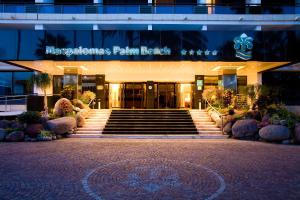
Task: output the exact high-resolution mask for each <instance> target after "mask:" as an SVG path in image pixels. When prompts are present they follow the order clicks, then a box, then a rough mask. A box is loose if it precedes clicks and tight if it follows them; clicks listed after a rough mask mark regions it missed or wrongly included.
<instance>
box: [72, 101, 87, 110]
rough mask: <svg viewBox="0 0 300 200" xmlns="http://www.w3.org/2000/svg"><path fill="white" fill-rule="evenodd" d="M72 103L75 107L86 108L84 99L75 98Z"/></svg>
mask: <svg viewBox="0 0 300 200" xmlns="http://www.w3.org/2000/svg"><path fill="white" fill-rule="evenodd" d="M72 103H73V105H74V106H75V107H78V108H80V109H84V108H85V107H86V106H85V105H84V103H83V102H82V101H80V100H79V99H73V100H72Z"/></svg>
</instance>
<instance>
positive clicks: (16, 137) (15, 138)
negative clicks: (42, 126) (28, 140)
mask: <svg viewBox="0 0 300 200" xmlns="http://www.w3.org/2000/svg"><path fill="white" fill-rule="evenodd" d="M24 137H25V134H24V132H23V131H13V132H11V133H9V134H8V135H6V137H5V140H6V141H9V142H20V141H23V140H24Z"/></svg>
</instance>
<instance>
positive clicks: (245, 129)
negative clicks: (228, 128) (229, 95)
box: [232, 119, 258, 138]
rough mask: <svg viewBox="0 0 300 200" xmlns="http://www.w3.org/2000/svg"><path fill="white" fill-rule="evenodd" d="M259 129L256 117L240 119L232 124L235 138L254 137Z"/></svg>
mask: <svg viewBox="0 0 300 200" xmlns="http://www.w3.org/2000/svg"><path fill="white" fill-rule="evenodd" d="M257 131H258V127H257V122H256V120H254V119H244V120H238V121H236V122H235V123H234V125H233V126H232V135H233V137H234V138H245V137H253V136H254V135H255V134H256V133H257Z"/></svg>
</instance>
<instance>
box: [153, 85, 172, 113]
mask: <svg viewBox="0 0 300 200" xmlns="http://www.w3.org/2000/svg"><path fill="white" fill-rule="evenodd" d="M157 84H158V86H157V96H158V98H157V99H158V108H176V87H175V85H176V84H175V83H157Z"/></svg>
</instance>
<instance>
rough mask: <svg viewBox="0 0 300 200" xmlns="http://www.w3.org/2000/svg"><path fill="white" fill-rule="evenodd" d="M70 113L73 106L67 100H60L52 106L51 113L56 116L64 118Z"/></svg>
mask: <svg viewBox="0 0 300 200" xmlns="http://www.w3.org/2000/svg"><path fill="white" fill-rule="evenodd" d="M72 112H73V105H72V103H71V101H70V100H69V99H66V98H61V99H59V100H58V101H57V102H56V103H55V105H54V110H53V113H54V115H56V116H60V117H64V116H66V115H68V114H71V113H72Z"/></svg>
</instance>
